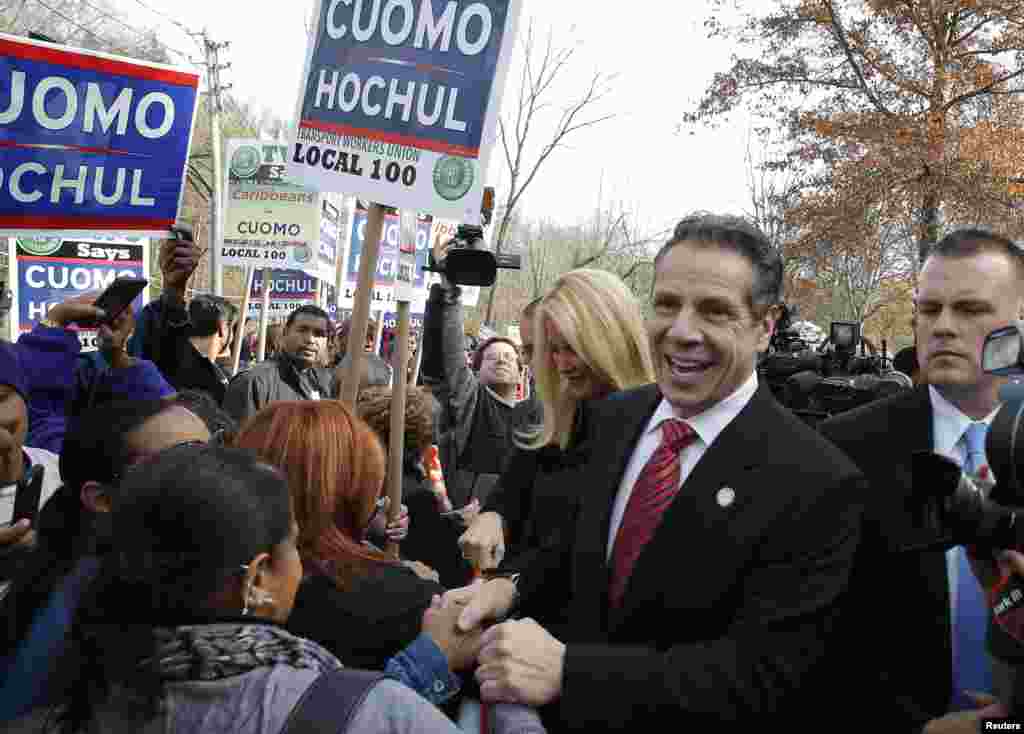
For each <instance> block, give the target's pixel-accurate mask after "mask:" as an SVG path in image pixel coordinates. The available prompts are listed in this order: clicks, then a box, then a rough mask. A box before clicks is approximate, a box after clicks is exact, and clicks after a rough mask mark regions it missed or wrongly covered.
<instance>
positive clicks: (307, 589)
mask: <svg viewBox="0 0 1024 734" xmlns="http://www.w3.org/2000/svg"><path fill="white" fill-rule="evenodd" d="M443 593H444V589H443V588H442V587H441V586H439V585H438V584H436V583H434V582H432V581H425V580H423V579H421V578H420V577H418V576H417V575H416V574H415V573H413V572H412V571H411V570H409V569H408V568H405V567H404V566H399V565H397V564H384V563H381V564H376V565H375V566H373V567H372V571H371V573H369V574H367V575H365V576H362V577H359V578H358V579H357V580H356V581H355V583H354V585H353V586H352V588H350V589H346V590H345V591H342V590H340V589H339V588H338V587H337V585H336V584H335V583H334V581H333V580H332V579H330V578H328V577H326V576H324V575H322V574H320V573H316V572H314V573H312V574H310V576H309V577H307V578H306V579H304V580H303V582H302V584H301V585H300V586H299V593H298V595H297V596H296V597H295V608H294V609H293V610H292V614H291V616H290V617H289V618H288V625H287V626H288V630H289V631H290V632H292V633H294V634H296V635H299V636H301V637H306V638H309V639H310V640H313V641H314V642H317V643H319V644H321V645H323V646H324V647H325V648H327V649H328V650H330V651H331V652H332V653H334V655H335V656H336V657H337V658H338V659H339V660H340V661H341V662H342V663H343V664H344V665H345V667H350V668H365V669H367V670H383V669H384V665H385V664H386V663H387V661H388V659H390V658H391V657H393V656H394V655H395V654H396V653H398V652H400V651H401V650H402V649H404V648H405V647H406V646H407V645H408V644H409V643H410V642H412V641H413V640H415V639H416V638H417V637H419V635H420V630H421V627H422V623H423V612H424V611H426V609H427V607H429V606H430V600H431V599H432V598H433V596H434V594H443Z"/></svg>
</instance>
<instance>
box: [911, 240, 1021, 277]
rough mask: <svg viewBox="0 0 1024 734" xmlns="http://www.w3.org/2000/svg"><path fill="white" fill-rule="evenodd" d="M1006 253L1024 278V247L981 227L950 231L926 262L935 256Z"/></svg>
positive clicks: (971, 255)
mask: <svg viewBox="0 0 1024 734" xmlns="http://www.w3.org/2000/svg"><path fill="white" fill-rule="evenodd" d="M987 252H990V253H994V254H996V255H1005V256H1006V257H1007V258H1009V260H1010V262H1011V263H1013V266H1014V267H1015V268H1016V270H1017V276H1018V277H1019V278H1021V279H1022V280H1024V248H1021V246H1020V245H1018V244H1017V243H1016V242H1014V241H1013V240H1011V239H1010V238H1009V237H1005V236H1003V235H1001V234H998V233H996V232H993V231H992V230H989V229H983V228H981V227H969V228H965V229H958V230H956V231H955V232H950V233H949V234H947V235H946V236H945V237H943V238H942V239H941V240H939V242H938V243H937V244H936V245H935V246H934V247H933V248H932V249H931V250H930V251H929V252H928V256H927V257H926V258H925V263H926V264H927V262H928V261H929V260H931V259H932V258H933V257H949V258H965V257H974V256H975V255H980V254H982V253H987Z"/></svg>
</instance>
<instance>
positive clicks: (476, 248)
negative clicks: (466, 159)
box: [423, 187, 522, 288]
mask: <svg viewBox="0 0 1024 734" xmlns="http://www.w3.org/2000/svg"><path fill="white" fill-rule="evenodd" d="M493 211H494V189H493V188H490V187H487V188H485V189H484V198H483V204H482V206H481V209H480V213H481V216H482V220H483V224H484V226H487V225H489V224H490V223H491V215H492V213H493ZM521 267H522V256H521V255H508V254H495V253H493V252H491V251H490V250H488V249H486V247H485V245H484V230H483V227H477V226H473V225H469V224H460V225H459V227H458V229H457V230H456V232H455V236H454V237H453V238H452V239H451V240H449V241H448V242H447V243H445V252H444V256H443V257H442V258H441V260H440V261H437V260H435V259H434V253H433V252H431V253H430V255H429V257H428V259H427V265H426V266H425V267H424V268H423V270H424V271H425V272H430V273H441V274H443V275H444V276H445V277H446V278H448V280H449V281H451V282H452V283H454V284H455V285H476V286H482V287H484V288H486V287H488V286H492V285H494V281H495V280H496V279H497V277H498V270H499V269H509V270H519V269H520V268H521Z"/></svg>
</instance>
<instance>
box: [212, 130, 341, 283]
mask: <svg viewBox="0 0 1024 734" xmlns="http://www.w3.org/2000/svg"><path fill="white" fill-rule="evenodd" d="M287 152H288V148H287V146H284V145H277V144H274V143H265V142H262V141H260V140H247V139H239V140H229V141H228V142H227V162H226V167H227V171H226V180H227V196H226V198H225V202H224V203H225V206H224V212H225V213H224V243H223V244H222V245H221V251H220V256H221V262H222V263H223V264H224V265H242V266H252V267H258V268H264V267H270V268H284V269H293V270H302V271H304V272H307V273H309V274H310V275H311V276H313V277H316V276H318V275H321V265H320V257H319V255H318V251H319V241H320V237H321V234H320V199H319V196H318V195H317V192H315V191H312V190H310V189H306V188H303V187H301V186H297V185H295V184H294V183H293V182H291V181H289V180H288V178H287V176H286V173H287V172H286V170H285V165H284V159H285V156H286V155H287ZM332 272H333V269H332Z"/></svg>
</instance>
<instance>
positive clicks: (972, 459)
mask: <svg viewBox="0 0 1024 734" xmlns="http://www.w3.org/2000/svg"><path fill="white" fill-rule="evenodd" d="M987 432H988V426H987V425H985V424H984V423H972V424H971V425H969V426H968V427H967V430H966V431H964V442H965V443H966V444H967V460H966V461H964V471H965V472H967V473H968V474H977V473H978V470H979V469H981V467H983V466H985V464H986V462H985V435H986V433H987Z"/></svg>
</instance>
